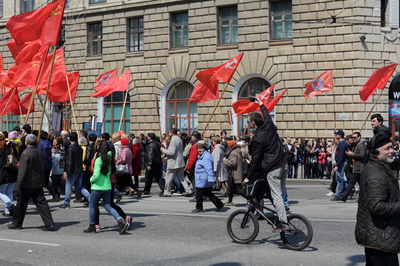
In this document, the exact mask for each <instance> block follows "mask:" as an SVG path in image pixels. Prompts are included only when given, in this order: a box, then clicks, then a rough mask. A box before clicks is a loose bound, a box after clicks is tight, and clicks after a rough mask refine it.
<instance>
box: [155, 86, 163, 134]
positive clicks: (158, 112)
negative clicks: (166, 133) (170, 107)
mask: <svg viewBox="0 0 400 266" xmlns="http://www.w3.org/2000/svg"><path fill="white" fill-rule="evenodd" d="M155 96H156V108H157V109H156V111H157V117H158V121H159V123H158V124H159V125H160V126H159V127H158V128H159V130H160V138H161V136H162V128H161V116H160V104H159V101H158V97H157V94H155Z"/></svg>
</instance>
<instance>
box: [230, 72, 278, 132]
mask: <svg viewBox="0 0 400 266" xmlns="http://www.w3.org/2000/svg"><path fill="white" fill-rule="evenodd" d="M270 86H271V84H270V83H269V82H268V81H266V80H265V79H262V78H252V79H249V80H247V81H246V82H245V83H243V85H242V87H241V88H240V90H239V94H238V98H237V99H238V100H247V99H249V96H256V95H257V94H260V93H261V92H263V91H264V90H266V89H267V88H269V87H270ZM272 98H273V95H272V96H271V99H272ZM273 114H274V111H273V112H272V113H271V115H272V116H273ZM248 119H249V114H244V115H240V116H238V135H239V136H250V135H251V130H250V128H249V126H248V124H247V121H248Z"/></svg>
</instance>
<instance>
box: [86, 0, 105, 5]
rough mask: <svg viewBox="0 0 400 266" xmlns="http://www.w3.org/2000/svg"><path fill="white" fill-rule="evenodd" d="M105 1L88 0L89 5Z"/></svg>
mask: <svg viewBox="0 0 400 266" xmlns="http://www.w3.org/2000/svg"><path fill="white" fill-rule="evenodd" d="M105 1H106V0H89V4H95V3H101V2H105Z"/></svg>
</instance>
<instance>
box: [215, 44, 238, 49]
mask: <svg viewBox="0 0 400 266" xmlns="http://www.w3.org/2000/svg"><path fill="white" fill-rule="evenodd" d="M237 48H238V44H237V43H234V44H218V45H217V50H230V49H237Z"/></svg>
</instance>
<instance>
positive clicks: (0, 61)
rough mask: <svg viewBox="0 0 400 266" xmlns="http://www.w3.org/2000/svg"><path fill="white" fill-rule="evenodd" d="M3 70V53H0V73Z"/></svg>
mask: <svg viewBox="0 0 400 266" xmlns="http://www.w3.org/2000/svg"><path fill="white" fill-rule="evenodd" d="M3 72H4V64H3V55H1V54H0V74H1V73H3Z"/></svg>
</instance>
